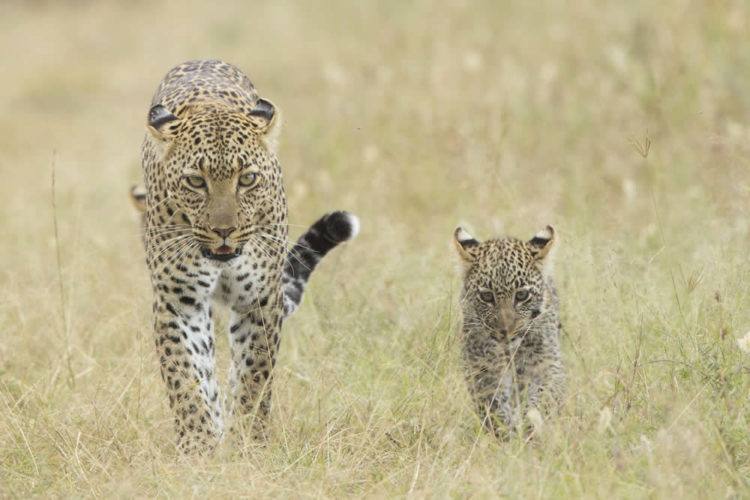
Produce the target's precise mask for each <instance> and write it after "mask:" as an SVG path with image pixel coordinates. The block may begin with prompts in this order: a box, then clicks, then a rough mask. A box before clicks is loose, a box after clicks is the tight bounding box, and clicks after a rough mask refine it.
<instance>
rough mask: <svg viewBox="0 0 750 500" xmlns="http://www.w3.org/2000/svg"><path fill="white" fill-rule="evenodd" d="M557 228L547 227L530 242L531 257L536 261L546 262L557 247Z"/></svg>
mask: <svg viewBox="0 0 750 500" xmlns="http://www.w3.org/2000/svg"><path fill="white" fill-rule="evenodd" d="M555 239H556V238H555V228H553V227H552V226H547V227H545V228H544V229H542V230H541V231H539V232H538V233H536V234H535V235H534V237H533V238H531V239H530V240H529V242H528V245H529V250H531V255H533V256H534V258H535V259H536V260H544V259H545V258H546V257H547V256H548V255H549V253H550V251H552V248H553V247H554V246H555Z"/></svg>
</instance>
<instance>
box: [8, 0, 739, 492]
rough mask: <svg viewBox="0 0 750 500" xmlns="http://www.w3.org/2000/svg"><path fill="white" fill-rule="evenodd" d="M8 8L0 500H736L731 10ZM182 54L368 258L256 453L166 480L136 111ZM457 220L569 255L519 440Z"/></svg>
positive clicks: (321, 304) (344, 283)
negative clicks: (339, 212)
mask: <svg viewBox="0 0 750 500" xmlns="http://www.w3.org/2000/svg"><path fill="white" fill-rule="evenodd" d="M0 12H1V13H2V16H0V18H1V19H2V21H0V22H2V29H0V47H2V52H3V54H2V61H3V63H4V65H3V66H4V70H5V71H4V76H3V80H2V83H0V88H1V89H2V92H0V105H1V108H2V109H3V111H4V112H3V113H2V116H0V173H2V182H0V200H1V201H0V212H1V213H2V217H0V235H1V236H2V244H0V259H1V260H2V262H4V263H5V264H4V265H3V266H0V496H3V497H28V496H54V497H64V496H102V497H110V496H120V497H129V496H141V497H151V496H157V495H158V496H174V497H182V496H195V497H203V496H211V497H222V496H239V495H246V496H253V497H258V496H261V497H278V496H282V497H299V496H305V497H318V496H320V497H345V496H367V497H391V496H414V497H463V496H471V497H479V498H484V497H494V496H498V495H504V496H511V497H544V498H558V497H581V496H583V497H611V496H616V497H624V498H642V497H661V498H670V497H671V498H686V497H688V498H689V497H694V498H707V497H711V498H717V497H749V496H750V397H749V396H748V394H750V355H749V354H747V353H745V352H742V351H741V350H740V349H739V348H738V343H737V339H739V338H741V337H743V336H744V335H745V334H746V333H747V332H749V331H750V308H748V303H749V302H748V301H749V300H750V259H748V253H747V249H748V245H749V244H750V223H749V222H748V216H747V214H748V209H750V125H748V124H749V123H750V92H749V91H748V85H747V82H749V81H750V56H748V51H747V39H746V36H747V31H748V29H750V8H748V6H747V5H746V4H745V3H744V2H739V1H737V2H721V3H719V2H712V3H700V2H698V3H696V2H684V1H677V0H675V1H669V2H660V3H656V2H645V1H643V2H638V1H637V2H619V3H615V2H612V3H609V4H605V3H601V2H588V1H587V2H575V3H574V4H573V3H572V2H536V3H533V4H532V3H529V2H490V1H487V2H462V1H450V2H441V3H439V4H434V5H433V4H432V3H431V2H426V1H421V2H414V3H409V4H406V3H403V2H396V1H385V2H378V3H372V4H365V3H353V2H343V1H341V2H339V1H334V2H331V3H327V4H326V6H325V7H321V6H320V5H319V4H318V3H316V2H298V3H295V2H271V1H268V2H265V1H263V2H257V3H253V4H252V5H250V4H248V5H245V4H244V3H241V2H236V3H235V2H232V3H226V4H224V3H223V4H222V6H221V7H211V6H208V5H201V4H199V3H198V2H195V3H179V4H178V3H172V4H165V5H161V6H155V5H152V3H148V2H145V3H144V2H136V3H121V4H118V3H105V2H101V3H85V2H76V3H70V4H65V5H63V4H61V3H46V2H39V3H22V2H15V3H14V2H10V3H8V4H7V5H3V6H2V7H0ZM196 57H219V58H222V59H225V60H227V61H230V62H233V63H235V64H237V65H238V66H240V67H241V68H243V69H244V70H246V71H247V72H248V73H249V74H250V76H251V77H252V79H253V81H254V82H255V84H256V86H257V87H258V88H259V90H260V92H261V93H262V94H263V95H264V96H265V97H267V98H269V99H271V100H272V101H274V102H275V103H276V104H277V105H279V107H280V108H281V109H282V110H283V112H284V116H285V122H286V124H285V129H284V132H283V135H282V145H281V152H280V155H281V160H282V165H283V168H284V172H285V183H286V187H287V193H288V196H289V204H290V220H291V222H292V223H293V224H297V225H300V226H304V225H306V224H309V223H310V222H312V221H313V220H315V219H316V218H317V217H318V216H319V215H320V214H321V213H323V212H324V211H328V210H331V209H336V208H344V209H349V210H351V211H353V212H355V213H357V214H359V215H360V217H361V219H362V233H361V235H360V236H359V238H358V239H357V240H355V241H354V242H352V243H351V244H348V245H346V247H344V248H342V249H339V250H336V251H335V253H334V254H332V255H330V256H329V257H327V258H326V261H325V262H324V263H323V264H322V265H321V267H320V268H319V270H318V271H316V273H315V275H314V277H313V280H312V284H311V287H310V289H309V292H308V293H307V295H306V297H305V301H304V303H303V306H302V307H301V309H300V310H299V312H298V313H297V314H296V315H295V316H294V317H293V318H292V319H291V320H290V321H289V322H288V324H286V326H285V328H284V338H283V341H282V349H281V358H280V360H279V363H278V365H277V371H276V379H275V382H274V384H275V385H274V406H273V411H272V413H273V424H272V428H273V437H272V439H271V441H270V443H269V444H268V446H267V447H265V448H261V449H254V450H248V451H247V452H246V453H244V454H236V453H230V452H227V451H224V452H222V453H219V454H218V455H217V456H215V457H211V458H205V459H195V460H187V461H185V460H183V459H180V458H178V457H177V456H176V453H175V450H174V446H173V441H172V437H173V436H172V427H171V421H170V416H169V412H168V408H167V404H166V397H165V390H164V388H163V386H162V382H161V380H160V377H159V374H158V368H157V360H156V359H155V356H154V352H153V351H154V349H153V341H152V338H151V329H150V323H151V312H150V311H151V306H150V295H151V291H150V286H149V281H148V275H147V272H146V269H145V264H144V258H143V252H142V249H141V243H140V240H139V234H138V222H137V218H136V215H135V214H134V211H133V210H132V209H131V207H130V205H129V201H128V199H127V192H128V188H129V186H130V184H132V183H135V182H137V181H138V180H139V178H140V166H139V148H140V141H141V138H142V135H143V133H144V120H145V115H146V111H147V106H148V103H149V102H150V98H151V94H152V92H153V91H154V89H155V87H156V85H157V83H158V82H159V80H160V79H161V77H162V76H163V74H164V73H165V72H166V71H167V70H168V69H169V68H170V67H171V66H172V65H174V64H176V63H178V62H181V61H183V60H186V59H190V58H196ZM53 164H54V168H55V174H56V186H55V198H54V206H53V197H52V186H51V176H52V166H53ZM55 218H56V219H57V225H58V236H57V238H56V237H55V230H54V222H53V221H54V220H55ZM459 223H461V224H466V225H467V226H468V227H470V228H471V230H472V233H473V234H475V235H476V236H479V237H482V238H487V237H491V236H495V235H499V234H504V233H509V234H512V235H516V236H528V237H530V236H531V235H532V234H533V233H534V232H535V231H536V230H537V229H539V228H540V227H543V226H544V225H545V224H548V223H552V224H554V225H555V226H556V228H557V230H558V231H559V233H560V235H561V241H560V248H559V251H558V253H557V258H556V267H555V272H556V276H557V280H558V283H559V288H560V293H561V300H562V304H563V319H564V326H565V337H564V350H565V356H566V360H567V364H568V369H569V372H570V393H569V397H568V400H567V403H566V407H565V410H564V411H563V414H562V415H561V416H560V418H559V419H558V420H556V421H551V422H546V423H545V428H544V434H543V436H542V438H541V439H539V440H537V441H535V442H533V443H530V444H524V443H522V442H510V443H504V444H503V443H497V442H495V441H494V440H493V439H491V438H490V437H488V436H487V435H485V434H484V433H482V432H481V430H480V426H479V425H478V422H477V420H476V418H475V417H474V416H473V414H472V410H471V406H470V404H469V400H468V395H467V393H466V389H465V387H464V385H463V381H462V374H461V368H460V365H459V356H458V343H457V336H456V333H457V324H458V314H457V310H456V307H457V291H458V287H459V277H458V272H457V268H456V263H455V256H454V255H453V251H452V249H451V247H450V237H451V234H452V230H453V228H454V227H455V226H456V225H457V224H459ZM292 230H293V231H292V232H293V233H295V234H297V233H298V232H299V231H300V230H301V227H298V226H293V227H292ZM58 249H59V256H60V260H59V262H60V265H58V259H57V250H58ZM219 320H220V321H221V322H222V324H223V325H224V326H225V323H224V321H225V320H224V318H223V317H220V318H219ZM226 351H227V346H226V339H225V338H224V336H223V335H221V336H219V363H220V364H221V366H222V367H223V368H225V367H226V366H227V363H228V359H227V352H226ZM223 371H225V370H223ZM224 376H225V375H224Z"/></svg>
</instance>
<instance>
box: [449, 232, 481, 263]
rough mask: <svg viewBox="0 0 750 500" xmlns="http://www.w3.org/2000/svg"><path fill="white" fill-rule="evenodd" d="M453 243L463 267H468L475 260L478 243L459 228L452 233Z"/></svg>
mask: <svg viewBox="0 0 750 500" xmlns="http://www.w3.org/2000/svg"><path fill="white" fill-rule="evenodd" d="M453 243H454V245H455V247H456V251H457V252H458V256H459V257H460V258H461V261H462V262H463V263H464V265H466V266H469V265H471V264H472V263H473V262H474V261H475V260H476V259H477V251H478V250H479V241H478V240H477V239H476V238H474V237H473V236H472V235H470V234H469V233H467V232H466V230H464V228H462V227H461V226H459V227H457V228H456V230H455V231H453Z"/></svg>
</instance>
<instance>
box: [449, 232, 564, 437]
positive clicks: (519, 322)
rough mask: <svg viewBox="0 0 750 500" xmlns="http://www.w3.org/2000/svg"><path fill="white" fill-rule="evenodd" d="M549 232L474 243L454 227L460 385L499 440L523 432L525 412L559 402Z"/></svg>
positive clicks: (560, 386) (559, 369)
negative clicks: (459, 272)
mask: <svg viewBox="0 0 750 500" xmlns="http://www.w3.org/2000/svg"><path fill="white" fill-rule="evenodd" d="M554 242H555V232H554V229H553V228H552V227H551V226H547V227H546V228H545V229H544V230H542V231H540V232H539V233H537V235H536V236H534V237H533V238H532V239H530V240H529V241H521V240H518V239H515V238H500V239H492V240H488V241H485V242H479V241H478V240H476V239H475V238H473V237H472V236H471V235H469V234H468V233H467V232H466V231H464V230H463V229H461V228H457V229H456V231H455V233H454V243H455V245H456V249H457V251H458V254H459V257H460V259H461V262H462V264H463V269H464V278H463V287H462V290H461V308H462V313H463V324H462V329H461V338H462V351H463V361H464V369H465V376H466V381H467V383H468V387H469V392H470V394H471V397H472V399H473V401H474V404H475V408H476V411H477V413H478V415H479V416H480V418H481V419H482V423H483V425H484V426H485V427H486V428H487V429H488V430H490V431H492V432H493V433H495V434H496V435H498V436H507V435H508V434H509V433H510V432H514V431H518V430H521V429H522V428H528V424H529V422H528V421H525V416H526V415H527V414H528V411H529V410H531V409H537V410H538V411H540V412H541V413H542V414H544V413H548V412H549V411H550V410H551V409H553V408H554V407H555V406H556V405H558V404H559V403H560V400H561V398H562V396H563V393H564V390H565V371H564V366H563V359H562V355H561V352H560V329H561V324H560V314H559V302H558V298H557V292H556V289H555V286H554V284H553V281H552V276H551V269H550V267H551V266H550V259H551V257H550V251H551V250H552V247H553V245H554Z"/></svg>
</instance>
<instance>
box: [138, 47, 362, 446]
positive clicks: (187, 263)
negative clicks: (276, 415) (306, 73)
mask: <svg viewBox="0 0 750 500" xmlns="http://www.w3.org/2000/svg"><path fill="white" fill-rule="evenodd" d="M279 122H280V119H279V113H278V111H277V109H276V107H275V106H274V105H273V104H271V102H270V101H268V100H266V99H262V98H260V97H259V96H258V94H257V92H256V90H255V88H254V87H253V84H252V83H251V82H250V80H249V78H248V77H247V76H246V75H245V74H244V73H243V72H242V71H240V70H239V69H238V68H236V67H235V66H232V65H231V64H227V63H225V62H222V61H217V60H205V61H189V62H186V63H183V64H180V65H179V66H176V67H175V68H173V69H172V70H170V71H169V72H168V73H167V75H166V76H165V77H164V79H163V80H162V82H161V84H160V85H159V87H158V89H157V91H156V94H155V95H154V98H153V101H152V103H151V108H150V110H149V112H148V126H147V129H148V133H147V134H146V137H145V140H144V142H143V148H142V164H143V173H144V181H145V186H144V189H143V191H142V192H139V191H138V190H135V191H134V192H133V196H134V199H135V201H136V203H137V204H139V205H141V206H142V208H143V210H144V215H143V240H144V245H145V248H146V261H147V264H148V268H149V270H150V272H151V282H152V285H153V290H154V302H153V312H154V329H155V342H156V349H157V354H158V356H159V362H160V364H161V374H162V378H163V379H164V381H165V382H166V385H167V392H168V395H169V405H170V407H171V409H172V410H173V412H174V422H175V428H176V431H177V447H178V449H179V450H181V451H182V452H185V453H203V452H207V451H210V450H212V449H213V448H214V447H215V446H216V444H217V443H218V442H219V441H220V440H221V438H222V435H223V434H224V423H223V422H224V419H223V411H222V410H223V409H222V403H221V399H220V397H219V388H218V384H217V381H216V376H215V373H216V369H215V362H214V332H213V330H214V321H213V314H212V303H213V302H214V301H218V302H221V303H224V304H226V305H227V306H228V307H229V308H230V311H231V318H230V323H229V325H230V328H229V340H230V342H229V343H230V348H231V369H230V375H229V394H228V396H227V405H226V409H225V411H226V412H227V413H228V414H229V416H230V417H231V418H232V426H231V427H230V432H232V431H238V430H239V429H241V428H244V427H247V428H249V429H250V431H251V432H252V436H253V438H255V439H262V438H263V437H264V436H265V434H266V421H267V418H268V413H269V410H270V405H271V380H272V373H273V367H274V365H275V362H276V352H277V350H278V348H279V339H280V337H279V334H280V329H281V325H282V322H283V320H284V318H285V316H287V315H288V314H290V313H291V312H293V311H294V309H295V308H296V307H297V305H298V304H299V302H300V300H301V298H302V292H303V291H304V287H305V284H306V283H307V280H308V278H309V276H310V273H311V272H312V270H313V268H314V267H315V265H316V264H317V263H318V262H319V260H320V259H321V258H322V257H323V256H324V255H325V254H326V253H327V252H328V251H330V250H331V249H332V248H333V247H335V246H336V245H337V244H339V243H341V242H343V241H346V240H348V239H351V238H352V237H354V236H355V235H356V233H357V230H358V227H359V226H358V220H357V218H356V217H355V216H353V215H351V214H349V213H347V212H333V213H331V214H328V215H326V216H324V217H323V218H321V219H320V220H318V221H317V222H316V223H315V224H313V225H312V226H311V227H310V229H309V230H308V231H307V232H305V233H304V234H303V235H302V237H301V238H300V239H299V241H298V242H297V244H296V245H295V246H294V247H292V249H291V250H290V251H289V252H287V202H286V197H285V194H284V187H283V185H282V174H281V168H280V166H279V161H278V159H277V157H276V145H275V139H276V137H277V135H278V132H279Z"/></svg>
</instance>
